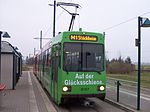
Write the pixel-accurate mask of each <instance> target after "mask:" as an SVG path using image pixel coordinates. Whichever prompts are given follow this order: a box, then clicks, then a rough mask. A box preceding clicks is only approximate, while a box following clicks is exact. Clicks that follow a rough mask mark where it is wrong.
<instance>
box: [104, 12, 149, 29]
mask: <svg viewBox="0 0 150 112" xmlns="http://www.w3.org/2000/svg"><path fill="white" fill-rule="evenodd" d="M149 13H150V12H146V13H143V14H141V15H140V16H143V15H146V14H149ZM135 19H137V16H136V17H133V18H130V19H128V20H126V21H123V22H121V23H118V24H116V25H113V26H110V27H108V28H105V29H102V30H101V31H106V30H110V29H113V28H116V27H118V26H120V25H122V24H125V23H128V22H130V21H132V20H135Z"/></svg>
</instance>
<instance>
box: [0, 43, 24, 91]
mask: <svg viewBox="0 0 150 112" xmlns="http://www.w3.org/2000/svg"><path fill="white" fill-rule="evenodd" d="M17 50H18V49H17V47H14V46H12V45H11V44H10V43H9V42H6V41H2V43H1V83H2V84H5V85H6V88H5V89H15V85H16V84H17V82H18V80H19V77H20V76H21V74H22V55H21V53H20V52H18V51H17Z"/></svg>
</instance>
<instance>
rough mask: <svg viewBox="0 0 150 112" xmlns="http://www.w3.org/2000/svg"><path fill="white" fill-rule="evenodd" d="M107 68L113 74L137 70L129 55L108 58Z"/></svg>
mask: <svg viewBox="0 0 150 112" xmlns="http://www.w3.org/2000/svg"><path fill="white" fill-rule="evenodd" d="M106 70H107V73H111V74H116V73H119V74H129V73H131V72H133V71H134V70H135V65H134V64H132V61H131V58H130V57H129V56H128V57H127V58H126V59H123V58H122V57H121V56H119V58H118V59H112V60H111V61H110V60H109V59H107V60H106Z"/></svg>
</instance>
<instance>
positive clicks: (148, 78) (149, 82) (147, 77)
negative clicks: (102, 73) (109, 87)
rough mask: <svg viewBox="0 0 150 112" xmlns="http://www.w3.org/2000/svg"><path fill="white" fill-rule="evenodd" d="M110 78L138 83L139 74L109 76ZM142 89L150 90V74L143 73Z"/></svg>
mask: <svg viewBox="0 0 150 112" xmlns="http://www.w3.org/2000/svg"><path fill="white" fill-rule="evenodd" d="M107 76H108V77H112V78H117V79H123V80H128V81H134V82H137V77H138V75H137V72H132V73H130V74H107ZM141 87H143V88H148V89H150V72H142V73H141Z"/></svg>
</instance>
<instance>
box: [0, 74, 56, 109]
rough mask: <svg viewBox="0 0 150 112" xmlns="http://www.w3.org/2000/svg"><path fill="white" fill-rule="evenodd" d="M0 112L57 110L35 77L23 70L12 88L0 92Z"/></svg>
mask: <svg viewBox="0 0 150 112" xmlns="http://www.w3.org/2000/svg"><path fill="white" fill-rule="evenodd" d="M0 112H57V111H56V110H55V108H54V107H53V104H52V102H51V101H50V100H49V98H48V97H47V95H46V94H45V92H44V91H43V89H42V88H41V85H40V84H39V82H38V81H37V79H36V77H35V76H34V75H33V74H32V73H31V72H23V74H22V76H21V77H20V79H19V82H18V83H17V85H16V87H15V89H14V90H4V91H2V92H1V104H0Z"/></svg>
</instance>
